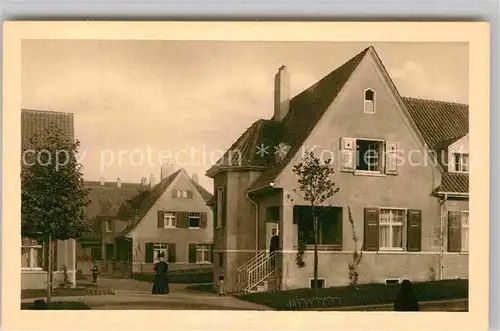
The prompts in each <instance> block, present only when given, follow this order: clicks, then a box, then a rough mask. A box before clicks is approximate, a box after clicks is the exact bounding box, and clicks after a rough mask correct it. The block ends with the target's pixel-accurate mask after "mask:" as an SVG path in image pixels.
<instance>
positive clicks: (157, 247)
mask: <svg viewBox="0 0 500 331" xmlns="http://www.w3.org/2000/svg"><path fill="white" fill-rule="evenodd" d="M158 254H163V255H164V257H165V258H167V257H168V244H159V243H155V244H153V258H154V262H155V263H156V262H158V261H159V259H158Z"/></svg>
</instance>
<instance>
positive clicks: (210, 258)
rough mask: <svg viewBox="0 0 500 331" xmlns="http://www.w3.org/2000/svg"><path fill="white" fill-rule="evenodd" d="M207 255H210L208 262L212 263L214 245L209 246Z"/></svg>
mask: <svg viewBox="0 0 500 331" xmlns="http://www.w3.org/2000/svg"><path fill="white" fill-rule="evenodd" d="M209 254H210V255H209V256H208V259H209V261H210V262H212V261H213V260H212V259H213V256H214V244H211V245H210V253H209Z"/></svg>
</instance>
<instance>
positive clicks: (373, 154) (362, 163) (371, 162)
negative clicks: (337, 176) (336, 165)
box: [356, 139, 384, 172]
mask: <svg viewBox="0 0 500 331" xmlns="http://www.w3.org/2000/svg"><path fill="white" fill-rule="evenodd" d="M383 155H384V143H383V142H382V141H376V140H375V141H374V140H364V139H356V170H361V171H372V172H382V170H383V161H382V156H383Z"/></svg>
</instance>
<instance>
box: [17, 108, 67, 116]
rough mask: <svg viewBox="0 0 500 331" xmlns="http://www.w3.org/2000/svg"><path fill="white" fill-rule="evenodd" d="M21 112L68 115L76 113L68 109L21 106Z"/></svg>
mask: <svg viewBox="0 0 500 331" xmlns="http://www.w3.org/2000/svg"><path fill="white" fill-rule="evenodd" d="M21 112H34V113H48V114H68V115H74V113H72V112H68V111H57V110H45V109H28V108H21Z"/></svg>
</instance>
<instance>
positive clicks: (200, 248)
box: [196, 244, 210, 263]
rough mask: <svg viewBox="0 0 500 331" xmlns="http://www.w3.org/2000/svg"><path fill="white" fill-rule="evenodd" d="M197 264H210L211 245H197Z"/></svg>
mask: <svg viewBox="0 0 500 331" xmlns="http://www.w3.org/2000/svg"><path fill="white" fill-rule="evenodd" d="M196 262H197V263H209V262H210V245H207V244H198V245H196Z"/></svg>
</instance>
